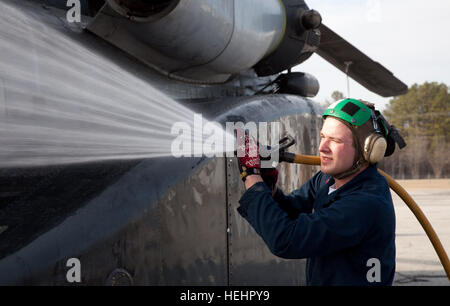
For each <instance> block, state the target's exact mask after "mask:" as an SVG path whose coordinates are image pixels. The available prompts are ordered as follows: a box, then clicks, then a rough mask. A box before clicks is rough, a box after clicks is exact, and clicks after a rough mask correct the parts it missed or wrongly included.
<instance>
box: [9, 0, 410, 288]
mask: <svg viewBox="0 0 450 306" xmlns="http://www.w3.org/2000/svg"><path fill="white" fill-rule="evenodd" d="M77 10H79V12H77ZM0 12H1V13H0V17H1V19H2V20H4V22H6V20H7V19H8V17H10V16H11V14H10V13H11V12H17V16H22V17H23V19H21V18H19V17H17V16H16V17H14V20H15V21H14V22H15V27H17V31H16V32H15V36H14V35H9V34H8V33H7V32H6V30H5V29H6V28H5V27H0V50H3V49H2V48H8V46H10V45H14V44H16V45H17V46H21V48H20V49H21V53H14V52H12V51H11V52H9V53H8V52H0V106H1V105H7V104H8V103H13V101H15V100H14V99H17V97H18V95H19V92H20V99H21V100H23V101H27V103H28V104H27V105H29V107H30V108H31V109H32V108H33V107H39V105H40V104H45V103H50V101H45V99H44V100H42V99H37V98H36V95H35V92H36V88H43V87H42V86H43V85H42V82H43V80H44V79H45V78H44V75H45V76H47V75H55V74H58V72H60V71H62V70H64V69H68V70H67V71H69V70H70V69H72V70H76V71H77V73H79V74H81V75H84V76H86V78H85V80H86V81H85V82H80V83H76V82H72V84H71V86H72V87H71V88H72V90H73V92H74V94H76V93H82V92H89V91H95V90H103V89H101V88H96V87H95V86H96V85H95V83H94V82H91V81H89V80H90V79H89V78H88V77H89V76H90V75H91V76H92V65H87V64H86V65H79V66H76V67H75V66H74V67H64V65H63V64H62V59H61V60H59V59H58V57H57V56H56V54H59V52H61V53H63V52H72V51H73V52H76V50H75V51H74V49H73V48H71V49H70V50H69V49H68V48H67V45H64V44H56V43H55V41H54V40H52V36H51V35H48V34H47V33H58V37H60V38H61V41H62V42H64V41H66V39H67V41H69V40H70V42H72V43H74V44H75V46H79V47H83V48H85V50H89V53H90V54H92V55H95V56H96V58H101V59H105V61H106V60H107V61H108V62H113V63H114V64H115V65H117V66H118V67H120V68H121V69H122V70H123V71H125V72H126V73H128V74H130V75H133V76H134V77H135V78H136V79H138V80H139V82H144V83H145V84H150V85H151V86H152V87H154V88H156V89H158V90H159V91H160V92H162V93H163V94H164V95H166V96H167V97H169V98H170V99H173V100H174V101H176V102H177V103H179V104H180V105H182V106H183V107H185V108H187V109H189V110H192V111H193V112H195V113H200V114H202V115H203V116H204V117H205V118H207V119H208V120H211V121H214V122H218V123H220V124H221V125H223V126H225V124H226V122H229V121H233V120H236V118H238V120H241V121H242V122H278V123H279V124H280V127H281V132H282V133H284V134H290V135H293V136H294V138H295V140H296V145H295V146H294V147H293V149H294V150H296V151H297V152H302V153H305V154H315V152H316V151H317V148H318V144H319V137H318V135H319V130H320V127H321V123H322V121H321V120H322V119H321V117H320V115H321V113H322V111H323V109H322V107H321V106H320V105H319V104H318V103H317V102H314V101H313V100H312V99H311V98H313V97H314V96H315V95H316V94H317V93H318V91H319V82H318V80H317V79H316V78H315V77H314V76H313V75H311V74H309V73H301V72H291V68H292V67H294V66H297V65H300V64H301V63H302V62H304V61H306V60H308V58H310V57H311V55H312V54H314V53H317V54H318V55H319V56H321V57H322V58H324V59H325V60H327V61H328V62H329V63H330V64H332V65H333V66H335V67H336V68H337V69H339V70H341V71H343V72H344V73H346V74H347V75H348V76H349V77H351V78H353V79H354V80H355V81H357V82H358V83H360V84H361V85H363V86H364V87H366V88H367V89H369V90H370V91H372V92H374V93H377V94H378V95H380V96H383V97H390V96H397V95H401V94H404V93H405V92H406V91H407V86H406V85H405V84H404V83H402V82H401V81H400V80H398V79H397V78H396V77H395V76H394V75H393V74H392V73H391V72H390V71H389V70H387V69H386V68H384V67H383V66H382V65H380V64H379V63H378V62H376V61H374V60H372V59H370V58H369V57H368V56H366V55H365V54H363V53H362V52H361V51H359V50H358V49H357V48H355V47H354V46H352V45H351V44H350V43H348V42H347V41H345V40H344V39H343V38H341V37H340V36H339V35H338V34H336V33H335V32H333V31H332V30H331V29H329V28H328V27H327V26H326V25H324V24H323V23H322V18H321V16H320V13H319V12H317V11H315V10H312V9H310V8H309V7H308V6H307V4H306V3H305V2H304V1H303V0H264V1H261V0H222V1H217V0H80V1H76V0H75V1H66V0H42V1H37V0H21V1H13V0H1V1H0ZM8 12H9V13H8ZM19 12H20V13H19ZM78 13H79V16H77V14H78ZM8 14H9V15H8ZM25 17H26V18H25ZM70 18H72V19H73V20H70ZM11 22H12V19H11ZM33 25H34V26H33ZM36 25H38V26H36ZM31 28H33V29H34V30H35V31H36V33H38V34H39V39H38V38H36V37H37V36H36V35H38V34H36V35H35V36H33V35H34V34H33V35H31V34H29V33H30V32H29V31H30V29H31ZM27 35H28V36H27ZM19 38H20V39H19ZM44 49H45V50H53V51H52V52H55V56H53V60H54V61H55V62H56V63H58V61H60V62H61V65H53V64H52V65H47V64H46V63H45V62H44V61H43V58H44V55H45V54H43V53H40V51H39V50H44ZM5 50H6V49H5ZM22 53H23V54H26V53H28V54H29V55H30V59H29V62H27V63H28V64H27V65H26V67H28V68H26V69H29V71H32V77H30V78H29V79H28V81H27V82H25V81H23V79H22V80H21V79H20V78H16V79H11V77H10V74H9V71H8V69H7V68H8V67H17V66H20V65H21V58H20V56H21V54H22ZM24 56H25V55H24ZM79 61H80V63H83V57H82V55H80V58H79ZM93 65H95V63H93ZM24 67H25V66H24ZM300 67H301V66H300ZM24 69H25V68H24ZM23 73H24V75H25V73H26V71H25V72H23ZM67 73H70V72H67ZM111 75H112V76H111V77H114V76H113V73H111ZM104 76H105V77H106V72H105V73H104ZM100 77H103V76H102V75H100ZM45 80H46V79H45ZM49 80H50V79H49ZM59 81H61V82H62V83H61V84H63V83H64V82H66V83H69V82H70V80H65V79H60V80H56V78H55V79H54V80H52V81H48V82H49V83H48V86H50V87H51V86H60V85H56V84H60V83H58V82H59ZM38 83H39V84H38ZM5 84H6V85H5ZM44 85H45V84H44ZM61 86H63V85H61ZM140 94H141V95H144V96H145V94H146V93H145V92H144V93H140ZM128 102H129V101H121V103H123V104H126V103H128ZM72 112H74V113H76V112H77V108H76V107H74V108H73V109H72ZM8 116H12V114H11V113H8V112H3V113H2V108H1V107H0V119H2V120H3V118H7V117H8ZM0 137H2V136H0ZM13 154H14V153H13ZM2 158H3V156H2ZM317 169H318V168H316V167H312V166H295V167H294V166H289V165H284V164H283V165H281V173H282V175H281V176H280V186H281V187H282V188H283V189H284V190H292V189H294V188H297V187H299V186H300V185H301V184H302V183H303V182H305V181H306V180H307V179H308V178H309V177H311V175H313V174H314V173H315V171H317ZM0 182H1V183H0V186H1V189H0V284H2V285H68V284H83V285H303V284H305V277H304V271H305V261H304V260H285V259H281V258H278V257H276V256H274V255H273V254H271V253H270V251H269V250H268V249H267V247H266V246H265V244H264V242H263V241H262V240H261V238H259V236H258V235H257V234H256V233H255V232H254V230H253V229H252V228H251V227H250V226H249V225H248V223H246V222H245V221H244V220H243V219H242V218H241V217H240V216H239V214H238V213H237V211H236V208H237V206H238V200H239V198H240V195H241V194H242V193H243V190H244V187H243V184H242V182H241V181H240V179H239V172H238V167H237V161H236V158H232V157H212V158H210V157H206V156H196V157H181V158H175V157H173V156H159V157H155V158H138V159H124V160H120V159H114V160H109V161H91V162H82V163H73V164H68V165H67V164H52V165H45V166H44V165H41V166H39V165H38V166H34V167H29V166H28V167H21V166H11V167H0Z"/></svg>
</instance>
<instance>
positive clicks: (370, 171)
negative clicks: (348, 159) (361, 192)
mask: <svg viewBox="0 0 450 306" xmlns="http://www.w3.org/2000/svg"><path fill="white" fill-rule="evenodd" d="M377 172H378V164H373V165H369V166H368V167H367V168H366V169H364V170H363V171H361V172H360V173H358V174H357V175H356V176H355V177H354V178H352V179H351V180H350V181H348V182H347V183H345V184H344V185H343V186H341V187H339V188H338V189H337V190H336V191H335V192H333V193H332V194H333V195H336V194H339V193H341V192H343V191H345V190H349V189H351V188H353V187H354V186H355V185H357V184H358V183H359V182H360V181H362V180H365V179H367V178H370V177H374V176H375V175H376V173H377ZM334 181H335V180H334V178H332V179H330V181H329V183H328V184H327V185H328V186H331V185H333V184H334Z"/></svg>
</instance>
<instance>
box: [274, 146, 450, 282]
mask: <svg viewBox="0 0 450 306" xmlns="http://www.w3.org/2000/svg"><path fill="white" fill-rule="evenodd" d="M281 159H282V160H283V161H286V162H289V163H295V164H305V165H320V157H319V156H312V155H301V154H294V153H290V152H284V153H283V156H282V158H281ZM378 172H379V173H380V174H381V175H383V176H384V177H385V178H386V180H387V181H388V183H389V186H390V187H391V189H392V190H394V191H395V193H397V194H398V196H399V197H400V198H401V199H402V200H403V201H404V202H405V203H406V205H408V207H409V209H411V211H412V212H413V214H414V216H416V218H417V220H418V221H419V223H420V225H422V227H423V229H424V230H425V233H426V234H427V236H428V238H429V239H430V241H431V244H432V245H433V247H434V249H435V251H436V253H437V255H438V257H439V260H440V261H441V264H442V266H443V267H444V270H445V273H446V274H447V278H448V279H449V281H450V261H449V259H448V256H447V253H446V252H445V249H444V247H443V246H442V243H441V241H440V240H439V238H438V236H437V234H436V232H435V231H434V229H433V227H432V226H431V223H430V222H429V221H428V219H427V218H426V217H425V215H424V213H423V212H422V210H421V209H420V208H419V206H418V205H417V203H416V202H415V201H414V200H413V199H412V198H411V196H410V195H409V194H408V192H406V190H405V189H404V188H403V187H402V186H400V184H398V183H397V182H396V181H395V180H394V179H393V178H392V177H390V176H389V175H388V174H386V173H385V172H384V171H382V170H380V169H378Z"/></svg>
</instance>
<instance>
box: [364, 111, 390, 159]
mask: <svg viewBox="0 0 450 306" xmlns="http://www.w3.org/2000/svg"><path fill="white" fill-rule="evenodd" d="M371 119H372V124H373V129H374V132H373V133H371V134H370V135H369V136H367V137H366V139H365V140H364V144H363V156H364V159H365V160H367V161H368V162H369V163H370V164H375V163H377V162H379V161H380V160H381V159H382V158H383V157H384V156H385V153H386V149H387V141H386V138H385V136H384V135H383V133H382V132H381V130H380V128H379V124H378V123H377V117H376V115H375V111H374V110H372V109H371Z"/></svg>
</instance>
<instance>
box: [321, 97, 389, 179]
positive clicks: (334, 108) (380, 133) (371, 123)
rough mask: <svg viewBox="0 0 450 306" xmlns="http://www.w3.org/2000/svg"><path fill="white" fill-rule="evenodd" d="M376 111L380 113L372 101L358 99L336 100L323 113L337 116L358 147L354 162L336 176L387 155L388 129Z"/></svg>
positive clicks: (354, 170)
mask: <svg viewBox="0 0 450 306" xmlns="http://www.w3.org/2000/svg"><path fill="white" fill-rule="evenodd" d="M376 113H377V114H379V112H378V111H375V108H374V105H373V104H372V103H369V102H366V101H361V100H356V99H343V100H339V101H336V102H335V103H333V104H331V105H330V106H329V107H328V108H327V109H326V110H325V112H324V113H323V115H322V117H323V118H326V117H328V116H332V117H334V118H337V119H339V120H340V121H341V122H343V123H344V124H345V125H346V126H348V127H349V128H350V130H351V131H352V133H353V140H354V143H355V148H356V156H355V161H354V164H353V166H352V168H350V169H349V170H348V171H345V172H344V173H342V174H340V175H337V176H336V178H338V179H339V178H345V177H347V176H349V175H351V174H353V173H355V172H356V171H358V169H359V168H360V167H361V166H362V165H363V164H364V163H365V162H366V161H367V162H369V163H370V164H375V163H377V162H379V161H380V160H381V159H382V158H383V157H384V156H385V153H386V148H387V140H386V135H387V129H386V127H385V126H384V122H382V120H378V119H379V118H377V117H378V116H377V114H376Z"/></svg>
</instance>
